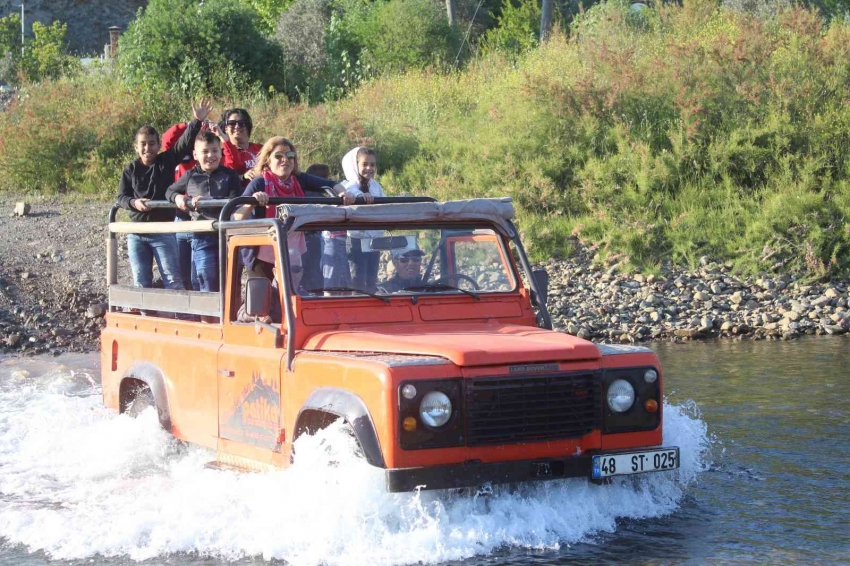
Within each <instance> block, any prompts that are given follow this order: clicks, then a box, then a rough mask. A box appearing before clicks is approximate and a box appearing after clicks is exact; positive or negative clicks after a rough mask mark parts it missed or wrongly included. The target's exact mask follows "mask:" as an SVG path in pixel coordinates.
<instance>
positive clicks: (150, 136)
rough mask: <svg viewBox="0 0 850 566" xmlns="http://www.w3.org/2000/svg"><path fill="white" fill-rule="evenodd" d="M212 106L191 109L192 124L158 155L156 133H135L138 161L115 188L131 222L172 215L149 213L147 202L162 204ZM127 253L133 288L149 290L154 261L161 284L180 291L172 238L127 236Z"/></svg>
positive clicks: (164, 211)
mask: <svg viewBox="0 0 850 566" xmlns="http://www.w3.org/2000/svg"><path fill="white" fill-rule="evenodd" d="M211 109H212V108H211V106H210V105H209V103H208V102H207V101H204V100H202V101H201V102H200V103H199V104H198V106H194V105H193V106H192V114H193V116H194V118H195V119H194V120H192V121H191V122H189V126H188V127H187V128H186V131H185V132H184V133H183V136H182V137H181V138H180V140H179V141H178V142H177V144H176V145H175V146H174V147H173V148H172V149H170V150H168V151H164V152H162V153H160V152H159V147H160V140H159V132H157V131H156V129H155V128H154V127H153V126H143V127H142V128H140V129H139V131H138V132H136V139H135V142H134V143H133V148H134V149H135V150H136V153H137V154H138V156H139V158H138V159H136V160H134V161H133V162H132V163H130V164H129V165H127V167H125V168H124V172H123V173H122V174H121V181H120V182H119V184H118V205H119V206H121V207H122V208H125V209H127V210H129V211H130V220H132V221H133V222H170V221H171V220H172V219H173V218H174V213H173V212H172V211H170V210H167V209H162V208H159V209H151V208H149V207H148V206H147V204H146V203H147V202H148V201H150V200H165V191H166V189H167V188H168V186H169V185H170V184H171V183H172V181H173V180H174V168H175V167H176V166H177V164H178V163H180V160H182V159H183V156H184V155H187V154H188V153H189V151H190V150H191V148H192V143H193V142H194V139H195V136H196V135H197V133H198V132H199V131H200V129H201V123H202V122H203V120H204V119H206V117H207V115H208V114H209V113H210V110H211ZM127 252H128V255H129V258H130V267H131V269H132V270H133V285H135V286H136V287H150V286H151V285H152V283H153V262H154V260H156V263H157V265H158V266H159V272H160V274H161V275H162V281H163V283H164V284H165V286H166V287H167V288H169V289H182V288H183V281H182V280H181V278H180V268H179V265H178V260H177V240H176V238H175V236H174V234H129V235H128V236H127Z"/></svg>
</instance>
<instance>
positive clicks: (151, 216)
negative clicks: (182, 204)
mask: <svg viewBox="0 0 850 566" xmlns="http://www.w3.org/2000/svg"><path fill="white" fill-rule="evenodd" d="M199 131H201V122H200V121H198V120H192V121H191V122H189V125H188V126H187V127H186V131H185V132H183V135H182V136H180V139H179V140H178V141H177V143H176V144H175V145H174V147H173V148H171V149H169V150H168V151H163V152H162V153H160V154H159V155H157V156H156V160H155V161H154V163H153V165H151V166H147V165H143V164H142V162H141V160H139V159H136V160H134V161H133V162H132V163H130V164H129V165H127V166H126V167H125V168H124V172H123V173H121V181H119V183H118V206H120V207H121V208H126V209H127V210H129V211H130V220H132V221H133V222H168V221H170V220H174V211H173V210H169V209H167V208H159V209H155V210H151V211H150V212H139V211H138V210H136V209H135V208H133V207H132V206H130V201H131V200H133V199H137V198H149V199H151V200H165V198H166V197H165V192H166V189H168V186H169V185H171V183H173V182H174V169H175V168H176V167H177V165H178V164H179V163H180V161H181V160H182V159H183V156H185V155H188V154H189V153H191V151H192V144H194V143H195V136H197V135H198V132H199Z"/></svg>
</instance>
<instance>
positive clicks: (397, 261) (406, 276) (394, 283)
mask: <svg viewBox="0 0 850 566" xmlns="http://www.w3.org/2000/svg"><path fill="white" fill-rule="evenodd" d="M424 255H425V253H424V252H423V251H422V250H420V249H419V247H418V246H416V247H414V248H413V249H411V248H410V247H405V248H402V249H400V250H393V251H392V256H393V267H394V268H395V274H394V275H393V276H392V277H391V278H390V279H388V280H387V281H384V282H383V283H381V284H380V285H379V286H378V289H379V292H380V291H383V292H384V293H395V292H397V291H403V290H405V289H407V288H408V287H414V286H416V285H421V284H422V258H423V256H424Z"/></svg>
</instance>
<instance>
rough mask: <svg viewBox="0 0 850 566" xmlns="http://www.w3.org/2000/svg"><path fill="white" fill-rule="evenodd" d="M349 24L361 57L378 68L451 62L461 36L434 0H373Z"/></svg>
mask: <svg viewBox="0 0 850 566" xmlns="http://www.w3.org/2000/svg"><path fill="white" fill-rule="evenodd" d="M352 28H353V30H354V33H355V35H356V39H357V42H358V43H359V45H360V48H361V50H362V51H361V53H362V59H363V60H364V61H365V62H366V63H368V64H370V65H371V66H372V67H374V68H375V69H376V70H377V71H378V72H400V71H404V70H406V69H413V68H422V67H425V66H427V65H429V64H436V63H440V62H444V63H445V62H453V61H454V59H455V56H456V54H457V50H458V47H459V46H460V39H461V38H460V35H459V32H458V30H457V29H456V28H453V27H451V26H449V24H448V21H447V18H446V14H445V10H444V7H443V5H442V3H441V2H436V1H434V0H388V1H382V2H376V3H375V4H374V6H373V7H371V8H370V9H369V10H368V11H367V12H366V13H365V15H364V17H363V19H362V20H361V21H359V22H354V23H352Z"/></svg>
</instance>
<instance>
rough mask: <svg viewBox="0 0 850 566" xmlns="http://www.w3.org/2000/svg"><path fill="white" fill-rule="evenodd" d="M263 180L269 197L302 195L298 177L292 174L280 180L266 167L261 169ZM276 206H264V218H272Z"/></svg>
mask: <svg viewBox="0 0 850 566" xmlns="http://www.w3.org/2000/svg"><path fill="white" fill-rule="evenodd" d="M263 180H264V181H265V182H266V183H265V191H266V194H267V195H269V196H270V197H283V198H292V197H303V196H304V191H302V190H301V185H300V184H299V183H298V178H297V177H296V176H295V175H294V174H293V175H290V176H289V179H287V180H286V181H281V180H280V177H278V176H277V175H275V174H274V173H272V172H271V171H269V170H268V169H266V170H265V171H263ZM276 209H277V207H276V206H267V207H266V218H274V217H275V213H276Z"/></svg>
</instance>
